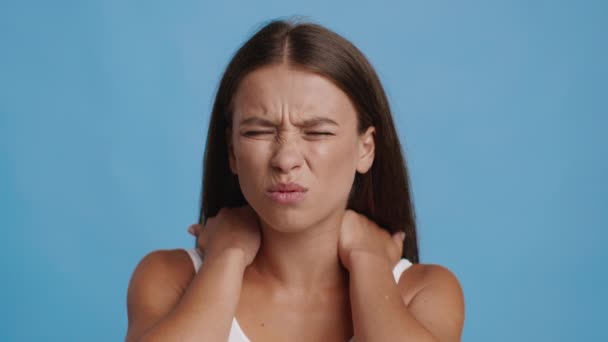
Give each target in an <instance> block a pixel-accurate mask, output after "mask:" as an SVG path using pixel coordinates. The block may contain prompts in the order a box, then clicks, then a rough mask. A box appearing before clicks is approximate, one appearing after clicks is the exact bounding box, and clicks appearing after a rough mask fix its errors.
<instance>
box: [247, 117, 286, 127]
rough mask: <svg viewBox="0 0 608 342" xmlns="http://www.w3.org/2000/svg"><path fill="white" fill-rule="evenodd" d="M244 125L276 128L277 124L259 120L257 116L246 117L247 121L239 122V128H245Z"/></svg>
mask: <svg viewBox="0 0 608 342" xmlns="http://www.w3.org/2000/svg"><path fill="white" fill-rule="evenodd" d="M246 125H258V126H263V127H276V126H277V124H276V123H274V122H272V121H270V120H267V119H264V118H260V117H259V116H252V117H248V118H247V119H244V120H241V122H240V123H239V126H246Z"/></svg>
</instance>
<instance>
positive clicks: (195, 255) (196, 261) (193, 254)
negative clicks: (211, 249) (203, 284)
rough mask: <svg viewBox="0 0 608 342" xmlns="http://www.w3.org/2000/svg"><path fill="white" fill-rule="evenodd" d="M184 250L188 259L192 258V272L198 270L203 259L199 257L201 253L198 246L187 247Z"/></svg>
mask: <svg viewBox="0 0 608 342" xmlns="http://www.w3.org/2000/svg"><path fill="white" fill-rule="evenodd" d="M185 251H186V252H187V253H188V255H189V256H190V259H191V260H192V264H193V265H194V272H195V273H196V272H198V270H199V269H200V268H201V265H202V264H203V259H202V258H201V254H200V252H199V251H198V248H188V249H185Z"/></svg>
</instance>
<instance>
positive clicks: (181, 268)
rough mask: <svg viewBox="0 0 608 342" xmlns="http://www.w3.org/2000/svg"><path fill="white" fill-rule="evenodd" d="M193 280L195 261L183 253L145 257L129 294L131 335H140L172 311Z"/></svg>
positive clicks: (136, 268)
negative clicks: (141, 331) (150, 324)
mask: <svg viewBox="0 0 608 342" xmlns="http://www.w3.org/2000/svg"><path fill="white" fill-rule="evenodd" d="M193 277H194V267H193V265H192V261H191V260H190V257H189V256H188V254H187V252H186V251H185V250H183V249H171V250H156V251H153V252H150V253H148V254H147V255H146V256H144V257H143V258H142V259H141V260H140V261H139V263H138V264H137V266H136V267H135V270H134V271H133V275H132V276H131V280H130V282H129V288H128V290H127V314H128V320H129V334H130V335H133V334H134V335H138V334H139V333H140V331H139V330H140V329H142V328H143V327H145V326H147V325H148V323H149V322H152V321H155V320H156V319H158V318H159V317H162V316H164V315H165V314H166V313H167V312H168V311H169V310H171V309H172V308H173V307H174V306H175V305H176V304H177V302H178V301H179V299H180V298H181V296H182V295H183V293H184V292H185V290H186V289H187V287H188V285H189V284H190V282H191V281H192V278H193Z"/></svg>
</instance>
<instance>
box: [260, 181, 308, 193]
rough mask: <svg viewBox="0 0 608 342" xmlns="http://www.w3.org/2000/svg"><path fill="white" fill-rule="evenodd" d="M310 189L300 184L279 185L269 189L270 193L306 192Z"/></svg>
mask: <svg viewBox="0 0 608 342" xmlns="http://www.w3.org/2000/svg"><path fill="white" fill-rule="evenodd" d="M307 190H308V189H307V188H305V187H303V186H301V185H300V184H298V183H278V184H274V185H272V186H271V187H270V188H268V192H292V191H298V192H306V191H307Z"/></svg>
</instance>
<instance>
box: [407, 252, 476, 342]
mask: <svg viewBox="0 0 608 342" xmlns="http://www.w3.org/2000/svg"><path fill="white" fill-rule="evenodd" d="M398 287H399V291H400V292H401V295H402V297H403V300H404V302H405V303H406V305H407V307H408V309H409V310H410V312H411V313H412V314H413V315H414V316H415V317H416V318H417V319H418V320H419V321H420V322H421V323H422V324H424V325H425V326H427V327H428V328H429V330H431V329H430V327H433V333H434V334H435V336H446V337H448V338H446V339H447V340H451V339H452V338H456V337H457V336H460V334H461V333H462V327H463V325H464V315H465V312H464V293H463V290H462V286H461V285H460V281H459V280H458V278H457V277H456V275H455V274H454V273H453V272H452V271H451V270H449V269H448V268H446V267H444V266H441V265H435V264H414V265H412V266H410V267H409V268H408V269H407V270H406V271H405V272H403V274H402V275H401V278H400V279H399V283H398ZM436 330H438V331H436Z"/></svg>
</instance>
